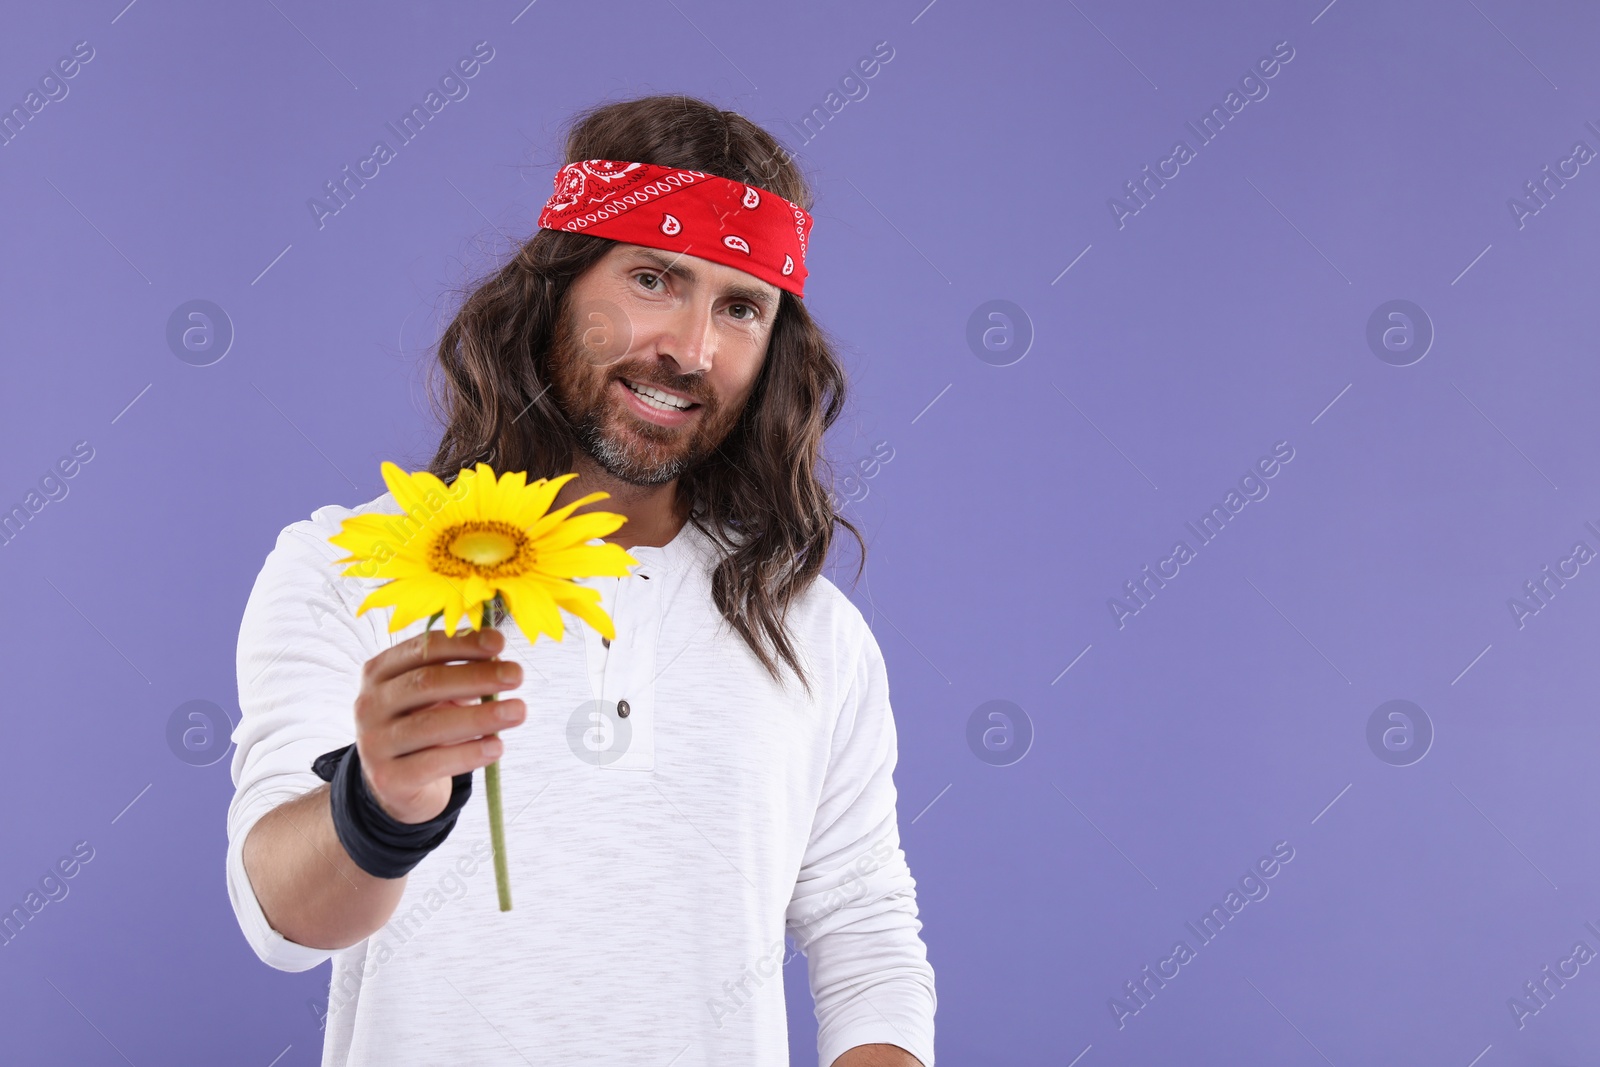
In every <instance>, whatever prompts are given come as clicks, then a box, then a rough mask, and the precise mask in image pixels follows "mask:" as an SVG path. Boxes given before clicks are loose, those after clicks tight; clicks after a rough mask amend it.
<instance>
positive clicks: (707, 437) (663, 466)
mask: <svg viewBox="0 0 1600 1067" xmlns="http://www.w3.org/2000/svg"><path fill="white" fill-rule="evenodd" d="M779 295H780V291H779V290H778V288H777V287H776V286H774V285H771V284H769V283H767V282H764V281H761V280H760V279H758V278H756V277H755V276H754V275H751V274H747V273H745V272H744V271H741V270H736V269H734V268H732V267H726V266H723V265H722V264H720V263H713V262H711V261H710V260H705V259H701V258H699V257H698V256H691V255H685V254H681V253H676V252H666V251H662V250H661V249H657V248H644V247H642V246H639V245H631V244H621V243H618V244H617V245H616V247H615V248H613V249H611V250H610V251H609V252H607V253H606V255H605V256H604V258H602V259H601V260H599V261H598V262H597V263H595V265H594V266H593V267H591V268H589V270H587V271H585V272H584V273H583V274H582V275H581V276H580V277H579V278H578V279H577V280H576V281H574V282H573V284H572V287H571V289H569V290H568V295H567V310H566V314H565V316H564V318H563V321H562V322H561V323H560V324H559V325H558V327H557V330H556V339H555V351H554V352H553V353H552V354H551V379H552V392H553V394H554V396H555V400H556V403H557V404H559V405H560V407H561V409H562V410H563V411H564V412H565V413H566V415H567V417H568V418H569V419H571V421H572V424H573V426H574V427H575V428H576V430H577V434H578V441H579V443H580V445H581V446H582V448H583V449H584V451H586V452H587V453H588V454H589V455H590V456H592V457H593V458H594V460H595V461H596V462H597V463H598V464H599V465H600V466H601V467H602V468H603V469H604V470H605V471H606V472H608V473H609V474H611V475H612V476H613V477H615V478H617V479H619V480H621V481H624V482H627V483H629V484H632V485H662V484H665V483H667V482H670V481H672V480H673V479H675V478H677V477H678V476H680V475H681V474H683V473H684V472H685V471H687V470H689V469H690V468H692V467H694V466H695V465H696V464H697V463H699V462H700V461H701V460H703V459H705V458H706V457H707V456H709V455H711V453H712V452H713V451H714V450H715V449H716V447H717V446H718V445H720V444H721V443H722V442H723V441H724V440H725V439H726V438H727V436H728V434H729V433H730V432H731V431H732V429H733V427H734V425H735V424H736V423H737V422H738V420H739V416H740V413H741V412H742V411H743V410H744V406H745V402H746V400H747V399H748V398H749V396H750V392H751V390H752V389H753V388H754V386H755V381H756V377H757V375H758V374H759V372H760V370H761V364H762V362H763V360H764V359H765V358H766V351H767V340H768V338H769V337H770V336H771V332H772V321H773V319H774V317H775V316H776V315H777V312H778V300H779ZM626 383H632V384H633V385H635V386H643V387H649V388H654V389H661V390H665V391H666V392H667V393H669V394H671V397H670V398H669V401H670V403H671V404H673V405H674V407H673V409H671V410H665V409H662V408H660V407H658V406H654V405H652V404H651V402H650V401H649V400H648V399H646V398H644V397H641V396H639V395H637V394H636V392H635V391H634V390H633V389H631V388H630V387H629V385H628V384H626ZM683 404H687V405H688V407H687V408H681V405H683Z"/></svg>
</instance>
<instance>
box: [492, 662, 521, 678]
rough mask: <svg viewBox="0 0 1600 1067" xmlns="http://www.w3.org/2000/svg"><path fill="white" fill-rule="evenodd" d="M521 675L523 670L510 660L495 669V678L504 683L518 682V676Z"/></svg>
mask: <svg viewBox="0 0 1600 1067" xmlns="http://www.w3.org/2000/svg"><path fill="white" fill-rule="evenodd" d="M521 673H522V670H521V668H519V667H518V666H517V665H516V664H515V663H512V662H511V661H510V660H507V661H506V662H504V663H502V664H500V666H499V667H498V668H496V669H495V676H496V677H498V678H499V679H500V680H501V681H502V682H514V681H516V680H517V676H518V675H520V674H521Z"/></svg>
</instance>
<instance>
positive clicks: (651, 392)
mask: <svg viewBox="0 0 1600 1067" xmlns="http://www.w3.org/2000/svg"><path fill="white" fill-rule="evenodd" d="M622 384H623V385H626V386H627V387H628V388H629V389H632V390H633V392H634V395H636V396H639V397H642V398H643V399H644V400H645V401H646V402H647V403H651V404H652V405H653V406H654V407H657V408H660V409H661V410H663V411H682V410H684V409H685V408H687V407H688V406H689V404H688V402H687V401H684V400H679V399H677V398H676V397H674V396H673V395H672V394H671V393H664V392H662V391H661V390H660V389H653V388H651V387H650V386H648V385H634V384H633V383H632V382H630V381H627V380H626V379H624V380H623V382H622Z"/></svg>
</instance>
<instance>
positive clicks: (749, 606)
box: [428, 95, 866, 694]
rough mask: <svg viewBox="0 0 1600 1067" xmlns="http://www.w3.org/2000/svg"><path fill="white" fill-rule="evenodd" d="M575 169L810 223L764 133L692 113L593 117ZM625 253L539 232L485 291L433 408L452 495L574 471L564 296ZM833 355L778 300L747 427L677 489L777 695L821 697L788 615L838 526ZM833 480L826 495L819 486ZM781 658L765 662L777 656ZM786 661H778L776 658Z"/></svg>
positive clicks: (741, 424) (652, 108) (744, 122)
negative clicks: (695, 180)
mask: <svg viewBox="0 0 1600 1067" xmlns="http://www.w3.org/2000/svg"><path fill="white" fill-rule="evenodd" d="M563 151H564V160H563V162H565V163H570V162H574V161H577V160H583V159H624V160H632V161H636V162H642V163H655V164H658V165H661V166H668V167H681V168H685V169H690V170H699V171H705V172H707V173H710V174H717V175H721V176H722V177H725V178H731V179H733V180H735V181H742V182H744V183H746V184H748V185H753V186H756V187H757V188H760V189H766V190H770V191H771V192H774V193H776V194H778V195H779V196H782V197H785V198H786V199H788V200H792V201H793V202H794V203H796V204H799V205H800V206H801V207H803V208H805V209H807V210H810V209H811V205H812V202H813V201H812V195H811V190H810V188H809V187H808V185H807V183H806V181H805V178H804V176H803V175H802V174H801V172H800V170H799V168H798V167H797V166H796V165H795V163H794V161H793V159H791V157H790V156H789V154H788V153H787V152H786V151H785V150H784V149H783V147H782V146H781V145H779V144H778V142H777V141H776V140H775V139H774V138H773V137H772V136H771V135H770V134H768V133H767V132H766V131H765V130H763V129H762V128H761V127H759V126H757V125H756V124H755V123H753V122H751V121H750V120H748V119H746V118H744V117H743V116H741V115H738V114H736V113H735V112H732V111H723V110H720V109H718V108H717V107H715V106H713V105H711V104H709V103H706V102H705V101H702V100H698V99H696V98H694V97H689V96H681V95H662V96H647V97H643V98H640V99H635V100H627V101H622V102H619V103H609V104H601V105H597V106H595V107H593V108H590V109H589V110H587V111H584V112H581V113H579V114H578V115H577V116H576V117H575V118H574V119H573V120H572V122H571V123H570V124H569V126H568V129H567V134H566V139H565V145H564V149H563ZM613 247H615V242H613V241H610V240H608V239H607V238H604V237H595V236H592V235H590V234H584V233H570V232H565V231H559V230H548V229H539V230H537V231H535V232H534V234H533V236H532V237H530V238H529V239H528V240H527V241H526V242H525V243H523V244H522V245H521V246H520V248H519V249H518V250H517V252H516V253H515V255H513V256H512V257H511V258H510V261H509V262H507V263H505V264H504V265H503V266H500V267H497V268H495V269H494V270H492V271H491V272H490V273H489V274H488V275H487V276H484V277H481V278H479V279H477V280H475V281H474V282H473V283H472V284H471V286H469V287H468V289H467V290H465V293H466V295H465V299H464V300H463V301H462V304H461V307H460V310H459V311H458V312H457V313H456V315H455V318H454V320H453V321H451V323H450V325H449V327H448V328H447V329H446V330H445V331H444V334H443V336H442V337H441V338H440V341H439V347H438V365H437V367H436V368H435V371H436V374H435V375H431V376H430V377H429V382H428V384H429V397H430V401H431V402H432V404H433V406H434V409H435V411H436V412H437V414H438V416H439V418H440V420H441V422H442V423H443V425H444V432H443V436H442V437H441V439H440V442H439V447H438V451H437V452H436V453H435V454H434V457H433V459H432V461H431V462H430V464H429V467H428V469H429V470H430V471H431V472H432V473H433V474H434V475H436V476H437V477H439V478H440V479H441V480H443V481H445V482H447V483H448V482H450V481H452V480H454V478H455V477H456V476H457V475H458V474H459V473H460V471H461V470H462V468H464V467H465V468H470V467H472V466H474V465H475V464H477V463H478V462H480V461H481V462H484V463H488V464H489V465H490V466H492V467H493V468H494V469H495V470H496V471H508V470H523V471H527V472H528V478H529V480H532V479H535V478H550V477H555V476H557V475H560V474H564V473H567V472H569V471H571V470H572V469H573V467H572V460H573V455H574V449H575V448H577V447H579V444H578V437H577V434H576V431H575V430H574V428H573V426H572V425H571V423H570V421H569V420H568V419H567V417H566V416H565V415H564V414H563V413H562V411H561V410H560V408H559V406H558V405H557V404H556V403H555V400H554V398H553V397H552V396H551V394H550V385H551V379H550V375H549V372H548V368H549V357H550V353H551V350H552V346H553V345H554V344H555V343H557V341H558V337H557V329H558V326H559V324H560V323H561V322H562V321H563V316H564V315H565V314H566V311H567V308H566V304H567V300H566V296H567V291H568V289H569V288H570V287H571V286H572V283H573V282H574V281H575V280H576V279H577V278H578V276H579V275H581V274H582V273H583V272H584V271H585V270H587V269H588V268H589V267H591V266H593V265H594V264H595V263H596V262H598V261H599V260H600V258H601V257H603V256H604V255H605V254H606V252H607V251H609V250H610V249H611V248H613ZM835 349H836V345H835V343H834V342H833V340H832V339H831V338H830V337H829V335H828V334H827V333H826V331H824V330H823V329H822V328H821V327H820V326H819V325H817V323H816V322H814V321H813V320H812V318H811V315H810V313H809V312H807V310H806V308H805V304H804V303H803V302H802V301H800V300H798V299H796V298H795V296H794V295H793V294H792V293H789V292H788V291H782V294H781V297H780V302H779V307H778V312H777V314H776V316H775V317H774V319H773V325H772V332H771V335H770V338H769V341H768V346H767V353H766V358H765V359H764V361H763V363H762V367H761V371H760V373H759V375H758V377H757V379H756V383H755V387H754V389H753V391H752V392H751V394H750V397H749V400H748V402H747V403H746V405H745V408H744V411H743V413H742V415H741V417H740V419H739V421H738V422H737V424H736V425H735V427H734V429H733V430H732V431H731V432H730V433H729V435H728V437H727V438H726V439H725V440H724V441H723V443H722V445H721V447H720V448H718V449H717V450H716V451H715V452H714V453H713V454H712V455H711V456H710V457H708V458H707V459H705V460H704V461H702V462H701V463H700V464H698V465H697V466H695V467H693V468H691V469H690V470H687V471H685V472H684V473H683V474H682V475H681V476H680V477H679V479H678V501H679V503H680V506H681V505H684V504H686V505H687V507H688V514H689V518H688V521H690V522H693V523H695V525H696V526H697V527H698V528H699V529H700V530H702V531H704V532H705V533H706V534H707V535H708V536H710V537H711V538H712V541H713V543H714V544H716V545H717V546H718V549H719V552H720V554H721V559H720V561H719V562H718V564H717V566H716V568H715V570H714V572H713V574H712V579H711V590H712V596H713V598H714V600H715V601H716V605H717V610H718V611H719V612H720V613H721V614H722V616H723V618H725V619H726V620H727V621H728V623H729V624H730V625H731V626H732V627H733V628H734V630H735V631H736V632H738V634H739V635H740V636H741V637H742V638H743V639H744V641H745V643H746V644H748V645H749V646H750V648H751V650H752V651H753V652H754V653H755V655H756V657H757V658H758V659H759V660H760V661H761V663H762V665H763V666H764V667H765V668H766V670H767V672H768V673H769V674H771V675H772V676H773V678H774V679H775V680H777V681H779V683H780V684H781V682H782V678H781V676H780V668H779V664H778V658H779V657H781V658H782V660H783V662H784V663H787V664H788V665H789V667H790V669H791V670H793V671H794V672H795V674H796V675H797V676H798V677H799V679H800V681H801V684H802V685H803V686H804V687H805V689H806V692H807V693H808V694H810V693H811V683H810V680H809V679H808V678H807V677H806V674H805V670H804V668H803V667H802V665H801V663H800V660H799V657H798V655H797V653H796V650H795V648H794V644H793V642H792V641H791V640H790V637H789V635H788V633H787V632H786V627H785V620H786V618H787V612H788V608H789V605H790V602H791V601H793V600H794V598H795V597H796V596H798V595H799V594H800V593H802V592H804V591H805V589H806V588H807V587H808V586H809V585H810V584H811V582H812V581H813V580H814V579H815V578H816V577H817V575H818V574H819V573H820V571H821V569H822V564H823V562H824V560H825V559H826V557H827V554H828V548H829V545H830V544H831V543H832V540H833V535H834V524H835V523H837V524H839V525H841V526H843V527H844V528H845V529H847V530H849V531H850V533H851V534H852V535H853V536H854V537H855V539H856V542H857V544H858V545H859V546H860V552H861V559H860V563H859V564H858V566H857V569H856V579H859V578H860V575H861V570H862V568H863V567H864V566H865V564H866V543H865V541H863V540H862V538H861V532H860V531H859V530H858V529H857V528H856V527H855V525H854V524H852V523H851V522H850V521H849V520H848V519H846V518H845V517H844V516H843V515H842V514H840V513H839V512H838V511H837V510H836V508H835V506H834V505H835V499H836V498H835V497H834V495H833V493H832V490H831V484H832V470H831V466H830V465H829V463H828V461H827V458H826V456H825V455H824V454H823V449H822V443H823V435H824V433H825V432H826V431H827V430H828V428H829V427H830V426H832V425H833V424H834V422H835V421H836V420H837V419H838V418H839V415H840V413H841V411H842V409H843V406H844V403H845V398H846V390H847V380H846V378H845V374H844V369H843V367H842V366H841V364H840V362H839V360H838V358H837V356H836V355H835ZM824 476H826V480H824ZM768 645H770V646H771V648H770V650H769V648H768V647H767V646H768ZM774 653H776V655H774Z"/></svg>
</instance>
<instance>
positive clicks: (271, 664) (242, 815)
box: [227, 521, 380, 971]
mask: <svg viewBox="0 0 1600 1067" xmlns="http://www.w3.org/2000/svg"><path fill="white" fill-rule="evenodd" d="M331 532H333V531H331V530H328V531H323V530H322V529H321V528H320V526H318V525H317V524H316V523H314V522H312V521H304V522H297V523H293V524H291V525H290V526H287V527H285V528H284V530H283V531H282V532H281V533H280V534H279V535H278V541H277V544H276V545H275V546H274V547H273V549H272V551H271V552H269V553H268V554H267V558H266V562H265V563H264V564H263V565H262V568H261V572H260V574H259V575H257V577H256V581H255V586H254V588H252V589H251V591H250V598H249V600H248V602H247V603H246V605H245V609H244V616H243V618H242V620H241V622H240V626H239V646H238V657H237V663H236V666H237V669H238V683H239V711H240V720H239V725H238V726H237V727H235V728H234V731H233V743H234V745H235V746H236V747H235V749H234V752H233V761H232V765H231V769H232V776H233V785H234V795H233V799H232V801H231V802H230V804H229V805H228V857H227V881H228V897H229V899H230V900H231V901H232V902H233V912H234V915H235V916H236V917H237V918H238V920H239V928H240V929H241V930H242V931H243V932H244V936H245V939H246V940H247V941H248V942H249V943H250V947H251V948H252V949H254V950H255V953H256V955H257V956H259V957H260V958H261V960H262V962H264V963H266V964H268V965H269V966H272V967H275V968H277V969H278V970H282V971H306V970H310V969H311V968H312V967H315V966H317V965H318V964H320V963H321V962H323V961H324V960H327V959H331V958H332V957H333V956H334V955H335V953H336V952H337V951H338V950H337V949H322V948H311V947H308V946H306V945H301V944H297V943H296V942H293V941H290V940H289V939H288V938H286V937H284V936H283V935H282V934H281V933H279V932H278V931H277V930H275V929H273V927H272V926H271V924H270V923H269V922H268V921H267V917H266V915H265V914H264V913H263V912H262V910H261V904H260V902H259V900H258V899H257V898H256V894H255V890H254V888H253V887H252V886H251V884H250V877H249V875H248V874H247V873H246V871H245V866H244V841H245V837H246V836H247V835H248V834H249V833H250V829H251V827H253V826H254V825H255V824H256V822H257V820H259V819H260V818H261V817H262V816H263V815H265V814H266V813H267V812H269V811H271V810H272V809H273V808H275V807H277V806H278V805H280V804H283V803H285V802H287V801H289V800H292V799H293V798H295V797H297V796H299V795H301V794H303V793H306V792H308V791H309V790H311V789H314V788H316V787H317V786H319V785H321V784H322V779H320V778H318V777H317V775H316V773H315V772H313V771H312V769H311V762H312V760H314V759H316V757H318V756H320V755H321V754H322V753H324V752H327V751H329V750H331V749H335V748H340V747H342V746H344V745H348V744H351V743H352V742H354V741H355V712H354V704H355V698H356V695H357V693H358V692H359V691H360V687H361V669H362V666H363V664H365V663H366V661H367V660H368V659H370V658H371V657H372V656H374V655H376V654H377V653H378V652H379V651H380V649H379V648H378V644H377V639H376V634H375V632H374V631H373V629H372V628H371V626H370V625H368V622H367V620H365V619H357V618H356V617H355V609H354V607H353V606H352V605H351V603H350V601H349V600H348V599H347V596H348V595H349V593H350V592H351V591H353V587H354V586H355V584H356V583H355V582H354V580H352V579H348V578H343V577H341V575H340V571H341V570H342V569H343V567H342V566H341V565H339V564H336V563H335V562H334V560H335V559H338V558H340V557H342V556H343V555H344V554H345V553H343V552H342V551H340V549H339V548H338V547H337V546H335V545H332V544H330V543H329V542H328V541H327V540H326V538H327V534H328V533H331ZM345 587H352V589H348V590H347V589H346V588H345Z"/></svg>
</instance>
